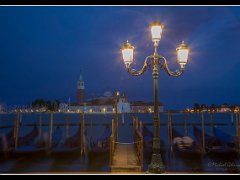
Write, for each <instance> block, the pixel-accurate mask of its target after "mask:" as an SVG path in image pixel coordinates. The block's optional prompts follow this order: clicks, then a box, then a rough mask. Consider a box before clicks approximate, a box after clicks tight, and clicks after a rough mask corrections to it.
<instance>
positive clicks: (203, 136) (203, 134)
mask: <svg viewBox="0 0 240 180" xmlns="http://www.w3.org/2000/svg"><path fill="white" fill-rule="evenodd" d="M202 147H203V152H205V125H204V112H203V111H202Z"/></svg>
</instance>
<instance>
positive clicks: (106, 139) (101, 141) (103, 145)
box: [88, 125, 112, 157]
mask: <svg viewBox="0 0 240 180" xmlns="http://www.w3.org/2000/svg"><path fill="white" fill-rule="evenodd" d="M111 134H112V130H111V128H110V127H109V125H107V126H106V128H105V131H104V133H103V134H102V135H101V136H100V137H99V138H98V139H97V140H96V141H95V142H93V144H90V149H89V151H88V155H89V156H90V157H92V156H95V155H103V154H106V153H109V149H110V136H111Z"/></svg>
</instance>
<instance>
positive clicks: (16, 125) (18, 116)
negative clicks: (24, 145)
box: [15, 111, 20, 149]
mask: <svg viewBox="0 0 240 180" xmlns="http://www.w3.org/2000/svg"><path fill="white" fill-rule="evenodd" d="M19 119H20V112H19V111H18V112H17V113H16V122H15V149H17V147H18V135H19Z"/></svg>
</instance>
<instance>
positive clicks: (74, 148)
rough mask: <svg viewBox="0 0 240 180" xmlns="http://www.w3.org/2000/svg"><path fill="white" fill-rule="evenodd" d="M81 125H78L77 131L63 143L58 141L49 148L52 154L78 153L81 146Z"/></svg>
mask: <svg viewBox="0 0 240 180" xmlns="http://www.w3.org/2000/svg"><path fill="white" fill-rule="evenodd" d="M80 139H81V126H79V128H78V130H77V132H76V133H75V134H74V135H73V136H71V137H70V138H68V139H66V141H65V142H64V143H59V144H58V145H57V146H54V147H53V148H52V150H51V155H52V156H65V155H68V156H69V155H77V154H79V153H80V148H81V140H80Z"/></svg>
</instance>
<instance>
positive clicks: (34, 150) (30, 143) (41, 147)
mask: <svg viewBox="0 0 240 180" xmlns="http://www.w3.org/2000/svg"><path fill="white" fill-rule="evenodd" d="M26 136H27V135H26ZM28 136H29V139H28V140H26V139H22V142H21V138H19V145H18V147H17V148H16V149H14V150H12V151H11V152H10V154H11V156H12V157H23V156H31V155H38V156H39V155H46V154H48V153H49V151H50V150H51V148H53V147H55V146H57V145H58V144H59V143H60V140H61V138H62V130H61V129H60V127H59V126H57V128H56V130H55V131H54V132H53V134H52V146H51V148H49V142H48V135H47V134H43V135H40V134H39V131H38V129H37V127H36V126H34V130H32V132H31V133H29V134H28ZM23 142H24V143H23Z"/></svg>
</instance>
